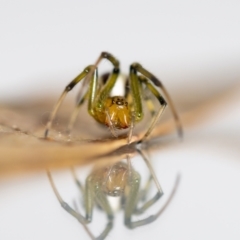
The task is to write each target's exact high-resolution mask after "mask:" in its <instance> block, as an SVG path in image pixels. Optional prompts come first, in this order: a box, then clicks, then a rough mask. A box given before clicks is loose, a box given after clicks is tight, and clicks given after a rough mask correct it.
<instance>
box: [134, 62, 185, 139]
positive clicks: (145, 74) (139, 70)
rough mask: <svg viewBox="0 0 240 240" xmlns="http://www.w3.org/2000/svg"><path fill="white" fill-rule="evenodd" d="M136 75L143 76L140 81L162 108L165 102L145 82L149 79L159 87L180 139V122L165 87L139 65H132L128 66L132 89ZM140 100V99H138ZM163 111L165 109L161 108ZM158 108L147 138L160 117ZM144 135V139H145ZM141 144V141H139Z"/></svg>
mask: <svg viewBox="0 0 240 240" xmlns="http://www.w3.org/2000/svg"><path fill="white" fill-rule="evenodd" d="M137 73H140V74H142V75H143V77H141V78H140V80H142V81H143V82H145V84H146V85H147V87H148V88H149V90H150V91H151V92H152V93H153V94H154V95H155V96H156V97H157V99H158V100H159V103H160V105H161V106H164V105H165V104H166V101H165V100H164V98H163V97H162V96H161V95H160V94H159V92H158V91H157V89H156V88H155V87H154V86H153V85H151V84H150V83H149V82H148V81H147V80H148V79H149V80H150V81H151V82H152V83H153V84H154V85H155V86H157V87H159V88H160V89H161V90H162V91H163V93H164V95H165V96H166V98H167V100H168V103H169V106H170V108H171V111H172V113H173V117H174V119H175V122H176V126H177V130H178V135H179V136H180V137H182V135H183V130H182V126H181V122H180V119H179V117H178V114H177V111H176V109H175V107H174V105H173V102H172V100H171V98H170V95H169V94H168V92H167V90H166V89H165V87H164V86H163V84H162V83H161V81H160V80H159V79H157V78H156V77H155V76H154V75H153V74H152V73H150V72H149V71H147V70H146V69H145V68H143V67H142V66H141V65H140V64H139V63H133V64H132V65H131V66H130V78H132V79H133V80H134V86H132V87H133V88H136V86H135V85H137V84H136V79H137ZM144 77H145V78H144ZM139 98H140V97H139ZM138 101H139V100H138ZM162 108H163V109H164V108H165V107H162ZM162 108H160V110H159V112H158V113H157V115H156V120H154V121H153V122H152V124H151V126H150V129H149V130H150V131H149V130H148V131H147V133H146V134H147V136H148V135H149V134H150V133H151V131H152V129H153V128H154V125H155V124H156V122H157V120H158V118H159V117H160V116H161V114H162V112H163V109H162ZM146 134H145V136H144V139H145V138H146V137H147V136H146ZM140 142H141V141H140Z"/></svg>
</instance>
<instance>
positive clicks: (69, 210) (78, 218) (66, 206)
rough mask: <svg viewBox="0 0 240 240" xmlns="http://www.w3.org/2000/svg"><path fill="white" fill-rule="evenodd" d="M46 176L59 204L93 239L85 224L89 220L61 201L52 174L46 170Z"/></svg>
mask: <svg viewBox="0 0 240 240" xmlns="http://www.w3.org/2000/svg"><path fill="white" fill-rule="evenodd" d="M47 176H48V179H49V181H50V184H51V187H52V189H53V191H54V193H55V195H56V197H57V199H58V201H59V203H60V204H61V206H62V207H63V208H64V209H65V210H66V211H67V212H68V213H69V214H70V215H72V216H73V217H75V218H76V219H77V220H78V221H79V222H80V223H81V224H82V225H83V227H84V228H85V230H86V232H87V233H88V234H89V236H90V237H91V239H93V240H94V239H95V238H94V236H93V235H92V233H91V232H90V230H89V229H88V227H87V226H86V224H87V223H89V221H88V220H87V219H86V218H84V217H83V216H82V214H80V213H79V212H77V211H75V210H74V209H73V208H71V207H70V206H69V205H68V204H67V203H66V202H64V201H63V199H62V197H61V196H60V194H59V192H58V190H57V188H56V186H55V184H54V182H53V179H52V175H51V173H50V172H49V171H47Z"/></svg>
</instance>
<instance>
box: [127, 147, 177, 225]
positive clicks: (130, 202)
mask: <svg viewBox="0 0 240 240" xmlns="http://www.w3.org/2000/svg"><path fill="white" fill-rule="evenodd" d="M138 152H139V153H140V155H141V156H142V157H143V159H144V161H145V162H146V164H147V165H148V167H150V168H149V170H150V172H151V176H152V179H153V180H154V182H155V185H156V186H157V189H158V191H157V193H156V194H155V196H154V197H153V198H151V199H150V200H148V201H147V202H146V203H145V204H143V205H142V206H141V207H140V208H137V207H136V206H137V204H138V201H140V198H139V193H140V192H141V191H139V185H140V175H139V174H138V173H137V172H135V171H133V174H132V176H131V179H130V182H129V183H130V185H131V187H130V191H129V196H128V197H127V198H126V205H125V219H124V223H125V225H126V226H127V227H128V228H130V229H133V228H136V227H140V226H143V225H146V224H149V223H152V222H153V221H155V220H156V219H157V218H158V217H159V216H160V215H161V214H162V213H163V211H164V210H165V209H166V208H167V206H168V205H169V203H170V202H171V200H172V199H173V196H174V194H175V193H176V190H177V187H178V184H179V181H180V175H177V178H176V181H175V184H174V188H173V190H172V192H171V194H170V196H169V198H168V199H167V202H166V203H165V204H164V206H163V207H162V208H161V209H160V210H159V211H158V212H157V213H156V214H154V215H151V216H149V217H146V218H144V219H142V220H138V221H135V222H133V221H132V215H134V214H141V213H143V212H144V211H145V210H147V209H148V208H149V207H150V206H152V205H153V204H154V203H156V202H157V201H158V200H159V199H160V197H161V196H162V195H163V191H162V188H161V186H160V184H159V182H158V180H157V178H156V175H155V173H154V171H153V168H152V167H151V165H150V162H149V160H148V159H147V157H146V156H145V155H144V154H143V152H142V151H141V150H140V149H138Z"/></svg>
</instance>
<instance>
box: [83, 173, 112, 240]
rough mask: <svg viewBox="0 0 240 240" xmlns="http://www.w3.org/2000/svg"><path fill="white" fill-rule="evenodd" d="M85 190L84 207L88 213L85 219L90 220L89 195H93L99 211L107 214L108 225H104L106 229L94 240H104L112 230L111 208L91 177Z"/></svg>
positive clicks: (99, 187) (97, 184) (96, 182)
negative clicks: (99, 208)
mask: <svg viewBox="0 0 240 240" xmlns="http://www.w3.org/2000/svg"><path fill="white" fill-rule="evenodd" d="M85 189H86V190H85V196H86V201H85V206H86V210H87V212H88V216H87V218H88V219H92V208H91V200H90V199H92V197H91V196H89V195H91V194H93V195H94V198H95V200H96V202H97V203H98V204H99V206H100V207H101V209H102V210H103V211H104V212H106V214H107V218H108V223H107V224H106V227H105V228H104V230H103V231H102V233H101V234H100V235H99V236H98V237H97V238H96V239H97V240H103V239H105V238H106V236H107V235H108V233H109V232H110V231H111V229H112V228H113V211H112V208H111V206H110V204H109V202H108V199H107V197H106V195H105V193H104V192H103V190H102V189H101V186H99V183H98V181H97V180H94V178H92V176H91V175H90V176H89V177H88V178H87V181H86V188H85Z"/></svg>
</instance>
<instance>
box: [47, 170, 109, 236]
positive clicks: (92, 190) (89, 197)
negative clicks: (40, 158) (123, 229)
mask: <svg viewBox="0 0 240 240" xmlns="http://www.w3.org/2000/svg"><path fill="white" fill-rule="evenodd" d="M47 176H48V179H49V181H50V184H51V186H52V189H53V191H54V193H55V195H56V197H57V199H58V201H59V203H60V204H61V206H62V207H63V208H64V210H66V211H67V212H68V213H69V214H70V215H72V216H73V217H75V218H76V219H77V220H78V221H79V222H80V223H81V224H82V225H83V227H84V228H85V229H86V231H87V233H88V234H89V236H90V237H91V239H93V240H103V239H105V238H106V236H107V235H108V233H109V232H110V230H111V229H112V227H113V211H112V209H111V206H110V204H109V202H108V200H107V197H106V195H105V194H104V192H102V191H101V190H100V189H99V185H98V182H96V181H94V180H93V179H92V176H91V175H90V176H89V177H88V178H87V181H86V188H85V193H84V196H85V208H86V217H84V216H83V215H82V214H80V213H79V212H77V211H75V210H74V209H73V208H72V207H70V206H69V205H68V204H67V203H66V202H64V201H63V199H62V197H61V196H60V194H59V192H58V190H57V188H56V186H55V184H54V182H53V179H52V175H51V173H50V172H49V171H47ZM94 199H95V200H96V201H97V202H98V204H99V205H100V207H101V208H102V209H103V210H104V211H105V212H106V213H107V217H108V223H107V225H106V227H105V229H104V230H103V232H102V233H101V234H100V235H99V236H98V237H94V236H93V234H92V233H91V232H90V230H89V229H88V227H87V226H86V224H88V223H90V222H91V221H92V212H93V205H94Z"/></svg>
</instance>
